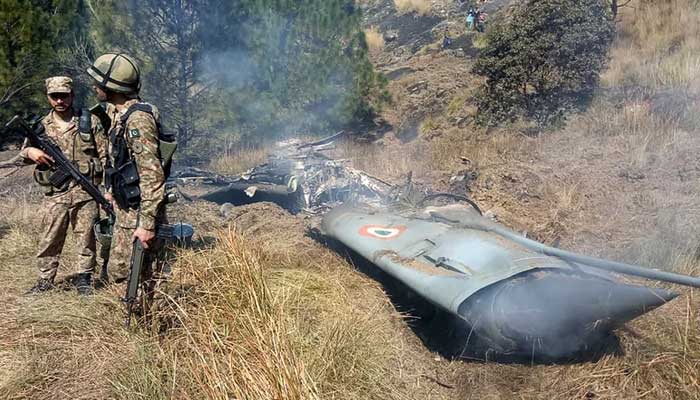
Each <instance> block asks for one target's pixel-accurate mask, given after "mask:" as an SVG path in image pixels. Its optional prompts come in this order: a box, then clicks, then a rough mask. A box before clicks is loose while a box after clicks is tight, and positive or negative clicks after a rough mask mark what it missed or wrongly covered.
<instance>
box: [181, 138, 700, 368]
mask: <svg viewBox="0 0 700 400" xmlns="http://www.w3.org/2000/svg"><path fill="white" fill-rule="evenodd" d="M335 139H336V137H331V138H328V139H325V140H321V141H318V142H314V143H300V142H298V141H287V142H283V143H281V144H280V145H279V148H278V151H276V152H275V153H274V154H273V155H271V156H270V157H269V160H268V162H267V163H265V164H262V165H260V166H257V167H255V168H253V169H251V170H250V171H248V172H247V173H245V174H242V175H241V176H236V177H227V176H220V175H215V174H211V173H206V172H204V171H201V170H185V171H181V172H180V173H179V174H178V175H177V176H176V182H178V183H185V182H191V181H192V180H195V181H196V180H199V181H203V182H205V183H208V184H210V185H214V187H215V188H214V189H212V190H211V191H209V192H207V193H206V194H204V195H202V196H199V198H200V199H204V200H209V201H214V202H217V203H219V204H224V203H232V204H234V205H238V204H247V203H251V202H257V201H273V202H275V203H277V204H279V205H281V206H282V207H285V208H287V209H288V210H290V211H291V212H294V213H296V212H305V213H309V214H313V215H319V216H322V223H321V226H322V232H323V234H325V235H327V236H329V237H331V238H334V239H336V240H338V241H340V242H341V243H342V244H344V245H345V246H347V247H348V248H350V249H352V250H354V251H355V252H356V253H358V254H360V255H361V256H362V257H364V258H366V259H367V260H369V261H370V262H371V263H372V264H374V265H375V266H376V267H378V268H380V269H381V270H383V271H384V272H386V273H387V274H388V275H390V276H391V277H393V278H395V279H397V280H398V281H400V282H401V283H403V284H404V285H405V286H407V287H409V288H410V289H411V290H413V291H414V292H415V293H417V294H418V295H420V296H421V297H423V298H424V299H426V300H428V301H429V302H430V303H432V304H434V305H436V306H438V307H439V308H441V309H443V310H445V311H447V312H448V313H450V314H452V315H454V316H456V317H457V318H459V319H461V320H463V321H465V322H466V323H467V324H468V325H469V327H470V329H471V332H473V333H475V334H476V335H478V336H479V337H480V338H481V339H482V340H483V341H484V342H486V343H487V344H488V345H489V347H490V349H493V350H494V351H496V352H497V353H499V354H505V355H527V356H530V355H532V356H541V357H543V358H547V359H565V358H570V357H574V356H576V355H579V354H581V353H584V352H586V351H588V350H590V349H592V348H596V347H597V346H598V344H600V342H601V341H603V340H604V339H605V338H609V337H610V336H611V332H612V330H613V329H615V328H617V327H620V326H621V325H623V324H624V323H626V322H628V321H630V320H632V319H634V318H636V317H638V316H640V315H642V314H644V313H646V312H649V311H651V310H653V309H654V308H656V307H659V306H661V305H662V304H664V303H666V302H667V301H670V300H672V299H673V298H675V297H676V296H677V294H675V293H673V292H670V291H668V290H665V289H659V288H650V287H646V286H641V285H636V284H628V283H623V282H621V281H619V280H618V279H616V278H615V277H614V276H613V275H612V274H611V272H614V273H618V274H624V275H632V276H637V277H642V278H647V279H651V280H658V281H665V282H673V283H677V284H681V285H688V286H693V287H700V279H699V278H695V277H691V276H685V275H679V274H675V273H670V272H666V271H660V270H656V269H651V268H644V267H640V266H635V265H630V264H624V263H619V262H613V261H608V260H602V259H598V258H593V257H587V256H583V255H579V254H575V253H571V252H568V251H564V250H561V249H558V248H553V247H549V246H545V245H544V244H542V243H539V242H536V241H534V240H530V239H528V238H526V237H523V236H522V235H520V234H518V233H516V232H513V231H511V230H509V229H508V228H506V227H505V226H503V225H501V224H499V223H497V222H495V221H493V220H492V219H491V218H488V217H485V216H483V215H482V213H481V210H480V209H479V207H478V206H477V205H476V204H475V203H473V202H472V201H471V200H469V199H468V198H465V197H462V196H458V195H454V194H447V193H433V194H427V195H426V194H425V193H422V194H421V195H420V196H416V193H418V192H419V191H418V190H416V189H415V188H414V187H413V185H411V183H410V179H409V182H408V183H407V184H406V185H404V186H394V185H391V184H389V183H388V182H385V181H382V180H380V179H377V178H376V177H372V176H370V175H369V174H367V173H364V172H362V171H358V170H355V169H353V168H350V167H349V166H347V165H346V164H347V163H346V162H345V161H344V160H337V159H332V158H330V157H328V156H326V155H325V153H326V151H327V150H330V149H332V148H333V142H334V140H335ZM435 203H437V204H435ZM428 204H431V205H428Z"/></svg>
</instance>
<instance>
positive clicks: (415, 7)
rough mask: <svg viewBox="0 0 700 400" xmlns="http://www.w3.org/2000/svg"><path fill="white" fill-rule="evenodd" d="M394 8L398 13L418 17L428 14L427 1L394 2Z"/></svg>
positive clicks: (395, 0)
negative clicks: (413, 13) (410, 13)
mask: <svg viewBox="0 0 700 400" xmlns="http://www.w3.org/2000/svg"><path fill="white" fill-rule="evenodd" d="M394 6H395V7H396V11H398V12H399V13H407V12H415V13H416V14H419V15H427V14H428V13H430V1H428V0H394Z"/></svg>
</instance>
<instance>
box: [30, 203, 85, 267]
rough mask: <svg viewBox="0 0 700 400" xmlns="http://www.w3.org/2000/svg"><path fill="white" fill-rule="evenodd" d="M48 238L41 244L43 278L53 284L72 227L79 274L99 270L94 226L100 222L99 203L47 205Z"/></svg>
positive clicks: (45, 220) (39, 261)
mask: <svg viewBox="0 0 700 400" xmlns="http://www.w3.org/2000/svg"><path fill="white" fill-rule="evenodd" d="M44 204H45V206H46V214H45V216H44V222H43V224H44V226H45V227H46V228H45V230H44V235H43V237H42V239H41V241H40V242H39V250H38V251H37V255H36V257H37V265H38V267H39V276H40V277H41V278H43V279H48V280H51V281H53V279H54V278H55V277H56V272H58V264H59V260H60V257H61V253H62V252H63V245H64V244H65V241H66V234H67V233H68V227H69V226H70V227H72V228H73V238H74V240H75V251H76V255H77V257H78V263H77V271H76V272H78V273H93V272H94V271H95V265H96V264H97V263H96V261H95V233H94V231H93V230H92V225H93V224H94V223H95V220H96V219H97V204H96V203H95V202H94V201H92V200H87V201H79V202H56V201H50V200H47V201H46V202H45V203H44Z"/></svg>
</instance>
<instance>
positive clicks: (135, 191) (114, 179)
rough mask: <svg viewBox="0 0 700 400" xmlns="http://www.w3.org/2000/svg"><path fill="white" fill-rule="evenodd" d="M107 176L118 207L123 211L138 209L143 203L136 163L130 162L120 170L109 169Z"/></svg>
mask: <svg viewBox="0 0 700 400" xmlns="http://www.w3.org/2000/svg"><path fill="white" fill-rule="evenodd" d="M105 175H106V177H107V182H109V186H110V189H111V191H112V197H113V198H114V201H115V203H117V206H119V208H121V209H122V210H128V209H134V210H135V209H137V208H138V206H139V203H140V202H141V189H139V171H138V169H137V168H136V162H134V160H130V161H128V162H126V163H124V164H123V165H122V166H121V167H119V168H118V169H117V168H107V170H106V172H105Z"/></svg>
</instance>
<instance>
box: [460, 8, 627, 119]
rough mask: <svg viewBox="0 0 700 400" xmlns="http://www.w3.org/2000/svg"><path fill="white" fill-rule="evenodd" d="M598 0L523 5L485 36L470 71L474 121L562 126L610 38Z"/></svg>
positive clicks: (585, 96) (602, 60)
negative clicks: (475, 83)
mask: <svg viewBox="0 0 700 400" xmlns="http://www.w3.org/2000/svg"><path fill="white" fill-rule="evenodd" d="M609 13H610V11H609V8H608V7H606V5H605V3H604V2H603V1H601V0H594V1H584V0H528V1H525V2H523V3H522V4H519V5H517V6H514V7H513V8H512V9H511V10H510V11H509V13H508V14H507V15H506V16H505V17H504V18H500V19H499V21H498V22H496V24H495V25H494V26H493V27H492V28H490V30H489V32H488V33H487V35H486V46H485V48H484V49H483V50H482V51H481V53H480V56H479V59H478V60H477V62H476V64H475V65H474V70H473V71H474V73H476V74H478V75H481V76H483V77H485V78H486V81H485V83H484V86H483V87H482V88H481V90H480V91H479V93H478V94H477V105H478V107H479V115H478V118H477V121H478V122H480V123H481V124H484V125H496V124H499V123H502V122H508V121H514V120H516V119H518V118H521V117H526V118H530V119H533V120H534V121H536V122H537V123H538V125H540V126H547V125H551V124H552V123H555V122H559V121H561V120H562V119H563V118H564V117H565V115H566V114H567V113H568V112H570V111H574V110H577V109H580V108H581V107H583V106H585V105H586V104H587V103H588V100H589V99H590V97H591V95H592V93H593V91H594V89H595V88H596V86H597V85H598V80H599V73H600V71H601V70H602V69H603V67H604V66H605V64H606V62H607V59H608V50H609V48H610V44H611V43H612V40H613V36H614V32H615V30H614V23H613V22H611V20H610V15H609Z"/></svg>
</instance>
